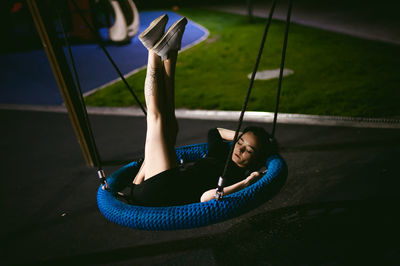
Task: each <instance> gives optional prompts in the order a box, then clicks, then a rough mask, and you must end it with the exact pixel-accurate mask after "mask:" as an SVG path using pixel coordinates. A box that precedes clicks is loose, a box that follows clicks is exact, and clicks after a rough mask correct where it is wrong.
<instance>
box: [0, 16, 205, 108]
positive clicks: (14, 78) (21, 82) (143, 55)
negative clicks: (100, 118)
mask: <svg viewBox="0 0 400 266" xmlns="http://www.w3.org/2000/svg"><path fill="white" fill-rule="evenodd" d="M164 13H167V14H168V16H169V22H168V24H167V27H169V26H170V25H172V24H173V23H174V22H175V21H176V20H178V19H179V18H180V17H181V16H180V15H178V14H176V13H174V12H171V11H146V12H140V22H141V24H140V30H139V34H140V32H142V31H143V30H144V29H146V28H147V26H148V25H149V24H150V22H151V21H152V20H153V19H155V18H157V17H158V16H160V15H162V14H164ZM106 31H107V30H105V31H104V32H103V31H102V32H100V33H101V35H102V36H103V37H107V36H104V35H107V33H106ZM207 36H208V31H207V30H206V29H205V28H203V27H201V26H200V25H198V24H196V23H194V22H192V21H190V20H189V22H188V25H187V27H186V31H185V35H184V37H183V40H182V47H183V49H185V48H187V47H190V46H191V45H193V44H196V43H198V42H199V41H201V40H203V39H204V38H207ZM106 49H107V50H108V51H109V53H110V55H111V57H112V58H113V59H114V61H115V62H116V64H117V65H118V67H119V68H120V70H121V72H122V73H123V74H124V75H129V74H131V71H132V70H135V69H136V70H137V69H138V68H141V67H144V66H145V65H146V63H147V50H146V48H145V47H144V46H143V45H142V44H141V42H140V41H139V39H138V35H136V36H135V37H133V38H132V40H131V42H130V43H129V44H127V45H122V46H117V45H113V46H111V45H110V46H107V47H106ZM72 53H73V54H74V59H75V61H76V65H77V69H78V75H79V79H80V82H81V86H82V90H83V92H84V93H87V92H90V91H92V90H93V89H96V88H98V87H100V86H102V85H104V84H106V83H108V82H110V81H113V80H115V79H116V78H118V77H119V76H118V74H117V72H116V71H115V70H114V68H113V67H112V65H111V63H110V62H109V61H108V60H107V58H106V56H105V55H104V54H103V52H102V51H101V49H100V48H99V46H98V45H96V44H84V45H73V46H72ZM0 67H1V69H2V71H0V82H1V83H0V87H1V90H0V103H3V104H5V103H6V104H29V105H32V104H33V105H60V104H62V103H63V100H62V97H61V94H60V92H59V89H58V86H57V83H56V81H55V79H54V76H53V73H52V71H51V68H50V65H49V62H48V60H47V57H46V54H45V52H44V50H43V49H41V50H34V51H29V52H22V53H11V54H2V55H0Z"/></svg>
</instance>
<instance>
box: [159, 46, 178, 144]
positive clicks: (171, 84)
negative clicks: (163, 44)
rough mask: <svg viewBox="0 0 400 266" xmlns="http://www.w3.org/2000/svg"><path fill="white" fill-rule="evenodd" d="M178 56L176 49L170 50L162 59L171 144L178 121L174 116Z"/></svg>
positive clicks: (174, 137)
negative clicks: (165, 57)
mask: <svg viewBox="0 0 400 266" xmlns="http://www.w3.org/2000/svg"><path fill="white" fill-rule="evenodd" d="M177 58H178V51H177V50H172V51H170V52H169V54H168V59H167V60H165V61H164V73H163V74H164V75H163V76H164V84H165V93H166V100H167V101H166V102H167V106H166V108H167V109H168V112H167V114H168V117H167V123H168V127H167V128H168V137H169V143H170V145H172V146H175V144H176V137H177V134H178V130H179V128H178V122H177V120H176V116H175V69H176V61H177Z"/></svg>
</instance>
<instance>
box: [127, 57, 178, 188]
mask: <svg viewBox="0 0 400 266" xmlns="http://www.w3.org/2000/svg"><path fill="white" fill-rule="evenodd" d="M163 72H164V70H163V64H162V61H161V58H160V57H159V56H158V55H157V54H156V53H154V52H153V51H151V50H150V51H149V59H148V65H147V74H146V81H145V89H144V90H145V91H144V93H145V99H146V106H147V134H146V144H145V152H144V153H145V155H144V156H145V162H144V163H143V173H144V180H146V179H148V178H151V177H153V176H154V175H156V174H158V173H161V172H163V171H165V170H168V169H171V168H173V167H175V166H176V165H177V163H176V157H175V150H174V145H173V144H171V143H170V140H171V137H170V136H168V132H169V131H168V129H167V118H168V117H169V116H170V114H169V111H170V110H168V109H169V108H167V105H168V104H167V100H168V99H167V96H166V92H165V88H164V79H163ZM140 179H141V178H139V177H138V178H137V179H136V181H135V183H139V181H141V180H140Z"/></svg>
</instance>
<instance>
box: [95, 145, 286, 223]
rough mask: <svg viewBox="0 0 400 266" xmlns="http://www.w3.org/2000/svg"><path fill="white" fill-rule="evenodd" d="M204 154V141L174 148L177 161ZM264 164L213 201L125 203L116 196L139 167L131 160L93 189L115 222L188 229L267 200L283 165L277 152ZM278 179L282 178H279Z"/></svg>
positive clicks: (102, 208)
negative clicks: (252, 178)
mask: <svg viewBox="0 0 400 266" xmlns="http://www.w3.org/2000/svg"><path fill="white" fill-rule="evenodd" d="M206 154H207V144H206V143H202V144H195V145H188V146H184V147H179V148H177V149H176V156H177V159H178V161H181V160H183V161H184V162H192V161H195V160H198V159H200V158H202V157H204V156H205V155H206ZM265 166H266V167H267V168H268V171H267V173H266V174H265V175H264V176H263V177H262V178H261V179H260V180H258V181H257V182H256V183H254V184H252V185H251V186H249V187H247V188H245V189H243V190H240V191H238V192H236V193H233V194H230V195H226V196H225V197H223V198H222V199H220V200H218V201H216V200H211V201H208V202H203V203H201V202H199V203H193V204H187V205H181V206H171V207H143V206H135V205H129V204H126V203H124V202H122V201H120V200H118V199H117V198H116V194H117V192H118V191H121V190H122V189H123V188H125V187H126V186H127V185H128V184H129V182H132V179H133V177H134V176H135V175H136V173H137V172H138V170H139V166H138V164H137V162H132V163H130V164H128V165H126V166H124V167H122V168H121V169H119V170H117V171H116V172H114V173H113V174H111V176H110V177H109V178H108V179H107V182H108V186H109V189H108V190H103V189H102V187H101V186H100V188H99V189H98V192H97V204H98V207H99V209H100V211H101V213H102V214H103V215H104V216H105V217H106V218H107V219H108V220H110V221H111V222H114V223H116V224H119V225H122V226H126V227H131V228H136V229H145V230H176V229H188V228H195V227H200V226H205V225H209V224H213V223H218V222H221V221H224V220H227V219H229V218H232V217H235V216H238V215H240V214H242V213H244V212H246V211H248V210H250V209H252V208H254V207H256V206H258V205H260V204H261V203H263V202H265V201H266V200H268V198H270V197H271V188H272V187H273V183H280V184H283V183H284V180H285V179H286V177H287V166H286V163H285V161H284V160H283V158H282V157H280V156H279V155H273V156H270V157H269V158H268V159H267V161H266V163H265ZM279 181H283V183H282V182H279Z"/></svg>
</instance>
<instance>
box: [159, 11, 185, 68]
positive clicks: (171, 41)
mask: <svg viewBox="0 0 400 266" xmlns="http://www.w3.org/2000/svg"><path fill="white" fill-rule="evenodd" d="M186 24H187V19H186V18H185V17H183V18H181V19H180V20H178V21H177V22H175V23H174V24H173V25H172V26H171V27H170V28H169V29H168V30H167V32H166V33H165V34H164V35H163V36H162V37H161V39H160V40H159V41H158V42H157V43H156V44H154V47H153V51H154V52H156V53H157V54H158V55H159V56H161V59H162V60H165V59H168V53H169V52H170V51H174V50H176V51H178V50H180V49H181V43H182V36H183V32H184V31H185V27H186Z"/></svg>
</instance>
